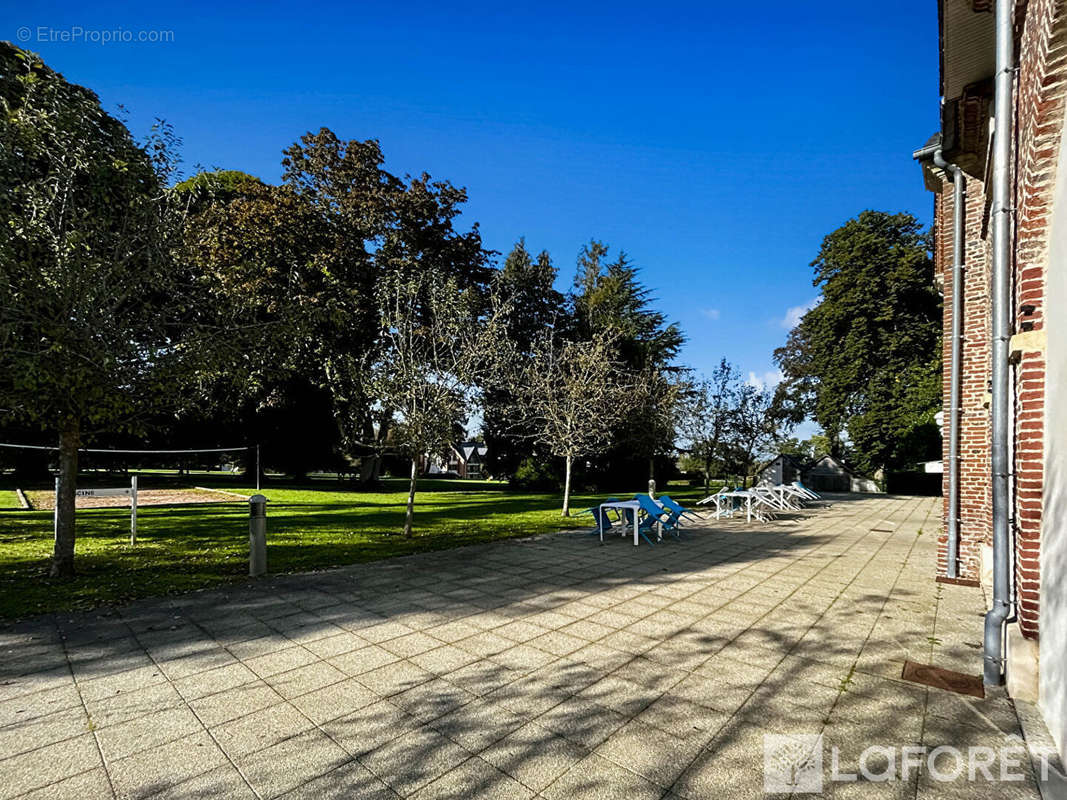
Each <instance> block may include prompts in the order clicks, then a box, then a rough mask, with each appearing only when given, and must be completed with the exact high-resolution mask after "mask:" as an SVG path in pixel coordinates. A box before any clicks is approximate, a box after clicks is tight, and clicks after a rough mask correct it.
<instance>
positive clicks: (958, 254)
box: [934, 146, 966, 578]
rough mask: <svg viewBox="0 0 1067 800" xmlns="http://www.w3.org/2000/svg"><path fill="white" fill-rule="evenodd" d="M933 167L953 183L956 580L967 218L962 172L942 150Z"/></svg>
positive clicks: (951, 517) (950, 558) (951, 518)
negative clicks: (964, 244)
mask: <svg viewBox="0 0 1067 800" xmlns="http://www.w3.org/2000/svg"><path fill="white" fill-rule="evenodd" d="M934 164H936V165H937V166H938V167H940V168H941V169H942V170H944V171H945V173H946V174H947V175H948V176H949V177H950V179H951V180H952V339H951V345H950V346H951V366H950V369H949V422H948V424H949V428H948V553H947V562H948V563H947V564H946V567H947V571H946V572H947V575H948V577H950V578H958V577H959V553H960V517H959V508H960V416H961V414H960V412H961V409H960V370H961V365H962V363H963V225H964V220H965V216H966V207H965V202H966V200H965V195H964V191H965V181H966V179H965V178H964V176H963V170H961V169H960V168H959V167H957V166H956V165H955V164H949V163H948V162H947V161H945V159H944V157H943V155H942V152H941V147H940V146H938V148H937V150H935V151H934Z"/></svg>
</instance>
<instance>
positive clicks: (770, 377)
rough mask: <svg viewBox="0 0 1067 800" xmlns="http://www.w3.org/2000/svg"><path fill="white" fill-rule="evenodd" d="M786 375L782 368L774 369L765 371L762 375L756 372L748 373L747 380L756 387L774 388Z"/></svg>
mask: <svg viewBox="0 0 1067 800" xmlns="http://www.w3.org/2000/svg"><path fill="white" fill-rule="evenodd" d="M784 378H785V375H783V374H782V371H781V370H780V369H772V370H768V371H767V372H764V373H763V374H762V375H757V374H756V373H755V372H749V373H748V380H747V381H745V383H747V384H748V385H749V386H752V387H754V388H756V389H773V388H774V387H775V386H777V385H778V384H779V383H781V382H782V380H783V379H784Z"/></svg>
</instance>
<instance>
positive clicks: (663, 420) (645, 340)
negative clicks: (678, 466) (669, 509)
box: [573, 239, 685, 481]
mask: <svg viewBox="0 0 1067 800" xmlns="http://www.w3.org/2000/svg"><path fill="white" fill-rule="evenodd" d="M609 252H610V249H609V247H608V246H607V245H606V244H604V243H603V242H600V241H598V240H596V239H594V240H592V241H590V242H589V244H587V245H586V246H585V247H583V248H582V250H581V251H580V252H579V254H578V265H577V272H576V275H575V280H574V296H573V305H574V318H575V322H574V325H575V329H576V334H575V335H576V336H577V338H579V339H583V340H591V339H592V338H593V337H596V336H608V337H610V338H611V339H612V341H613V342H615V347H616V349H617V352H618V358H619V361H620V363H621V365H622V366H623V368H624V369H625V370H626V371H627V372H628V373H629V374H630V375H631V376H633V377H634V381H633V383H634V384H635V385H636V386H640V387H641V391H639V392H638V393H637V395H636V396H635V398H633V399H634V400H635V401H639V402H634V403H632V404H631V406H630V408H629V413H628V414H627V415H626V416H625V417H624V418H622V419H620V420H619V421H618V423H617V425H616V427H615V429H614V430H613V431H612V435H611V436H610V437H609V439H608V442H607V446H606V447H605V448H604V452H603V455H602V456H601V458H600V459H598V468H599V471H600V472H601V473H602V474H603V475H604V476H605V477H607V478H608V479H610V480H613V481H614V480H628V481H629V480H635V479H636V478H637V477H638V476H639V475H641V474H642V472H651V471H653V470H654V466H653V465H654V463H655V459H656V458H657V456H663V455H665V454H668V453H670V452H672V451H673V448H674V444H675V438H676V431H675V420H676V415H675V414H674V410H675V409H674V405H675V402H676V400H677V396H678V391H677V387H678V385H679V381H680V373H681V370H680V369H679V368H677V367H676V366H674V363H673V362H674V359H675V357H676V356H677V354H678V351H679V350H680V349H681V346H682V344H683V343H684V341H685V337H684V336H683V335H682V332H681V329H680V328H679V327H678V326H677V324H675V323H673V322H670V321H669V320H668V318H667V316H666V315H665V314H664V313H663V312H661V311H659V310H657V309H656V308H655V307H654V306H653V297H652V292H651V290H650V289H649V288H648V287H647V286H645V285H644V284H642V282H641V280H640V277H639V270H638V268H637V267H636V266H635V265H634V264H633V262H632V261H631V260H630V258H629V257H628V256H627V255H626V253H625V252H620V253H619V255H618V256H617V257H616V258H615V259H614V260H613V261H609V260H608V254H609ZM637 376H641V378H640V382H639V381H638V379H637ZM646 465H649V466H648V467H647V468H646Z"/></svg>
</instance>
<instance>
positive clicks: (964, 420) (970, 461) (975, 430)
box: [935, 175, 993, 579]
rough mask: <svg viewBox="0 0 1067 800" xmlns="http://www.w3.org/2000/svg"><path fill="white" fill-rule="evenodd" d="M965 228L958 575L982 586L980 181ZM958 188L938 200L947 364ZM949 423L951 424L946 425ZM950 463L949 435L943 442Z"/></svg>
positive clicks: (985, 433)
mask: <svg viewBox="0 0 1067 800" xmlns="http://www.w3.org/2000/svg"><path fill="white" fill-rule="evenodd" d="M966 186H967V195H966V220H967V222H966V228H965V236H964V249H963V263H964V265H965V266H964V272H963V343H962V355H963V361H962V372H961V383H960V507H959V526H960V550H959V576H960V577H961V578H970V579H977V578H978V577H979V574H980V572H981V546H982V544H988V543H990V541H991V538H992V531H993V515H992V480H991V471H990V447H991V440H990V425H989V375H990V371H991V369H992V361H991V353H990V342H991V337H992V322H991V316H990V308H989V287H990V271H989V258H988V255H989V247H988V243H987V242H986V241H985V239H984V238H983V237H984V235H985V207H986V205H985V193H984V191H983V187H982V183H981V180H980V176H978V177H976V176H974V175H968V176H967V183H966ZM952 202H953V187H952V184H951V183H948V182H946V183H945V185H944V186H943V187H942V190H941V192H940V193H939V194H937V195H935V226H936V236H937V239H936V241H937V247H936V249H935V260H936V267H937V269H938V273H939V274H940V275H941V277H942V280H943V281H944V293H945V309H946V313H945V319H944V326H945V327H944V337H943V341H944V361H943V363H945V364H948V363H950V360H951V353H952V351H951V347H952V338H951V337H952V318H951V314H950V313H948V312H949V311H950V310H951V308H952V218H953V217H952V215H953V213H954V210H953V208H952ZM943 397H944V404H943V405H944V408H945V409H946V412H947V409H949V408H950V405H951V402H950V397H949V371H948V370H947V369H946V370H944V383H943ZM945 424H946V425H947V424H948V420H947V419H946V420H945ZM944 460H945V463H946V464H947V463H948V436H947V435H946V436H945V439H944ZM948 479H949V473H948V470H947V469H946V470H945V473H944V498H945V499H944V506H945V507H944V514H945V520H946V522H947V520H948V511H949V509H948ZM947 547H948V536H947V534H946V533H945V532H944V531H942V534H941V538H940V547H939V556H940V557H939V560H940V563H939V565H938V566H939V570H940V572H941V574H944V572H945V568H946V561H947V556H946V551H947Z"/></svg>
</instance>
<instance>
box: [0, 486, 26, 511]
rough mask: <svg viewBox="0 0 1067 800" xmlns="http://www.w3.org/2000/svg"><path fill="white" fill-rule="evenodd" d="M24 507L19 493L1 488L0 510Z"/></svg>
mask: <svg viewBox="0 0 1067 800" xmlns="http://www.w3.org/2000/svg"><path fill="white" fill-rule="evenodd" d="M13 508H22V504H21V503H19V498H18V495H17V494H15V493H14V492H13V491H11V490H9V489H0V511H7V510H9V509H13Z"/></svg>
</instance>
